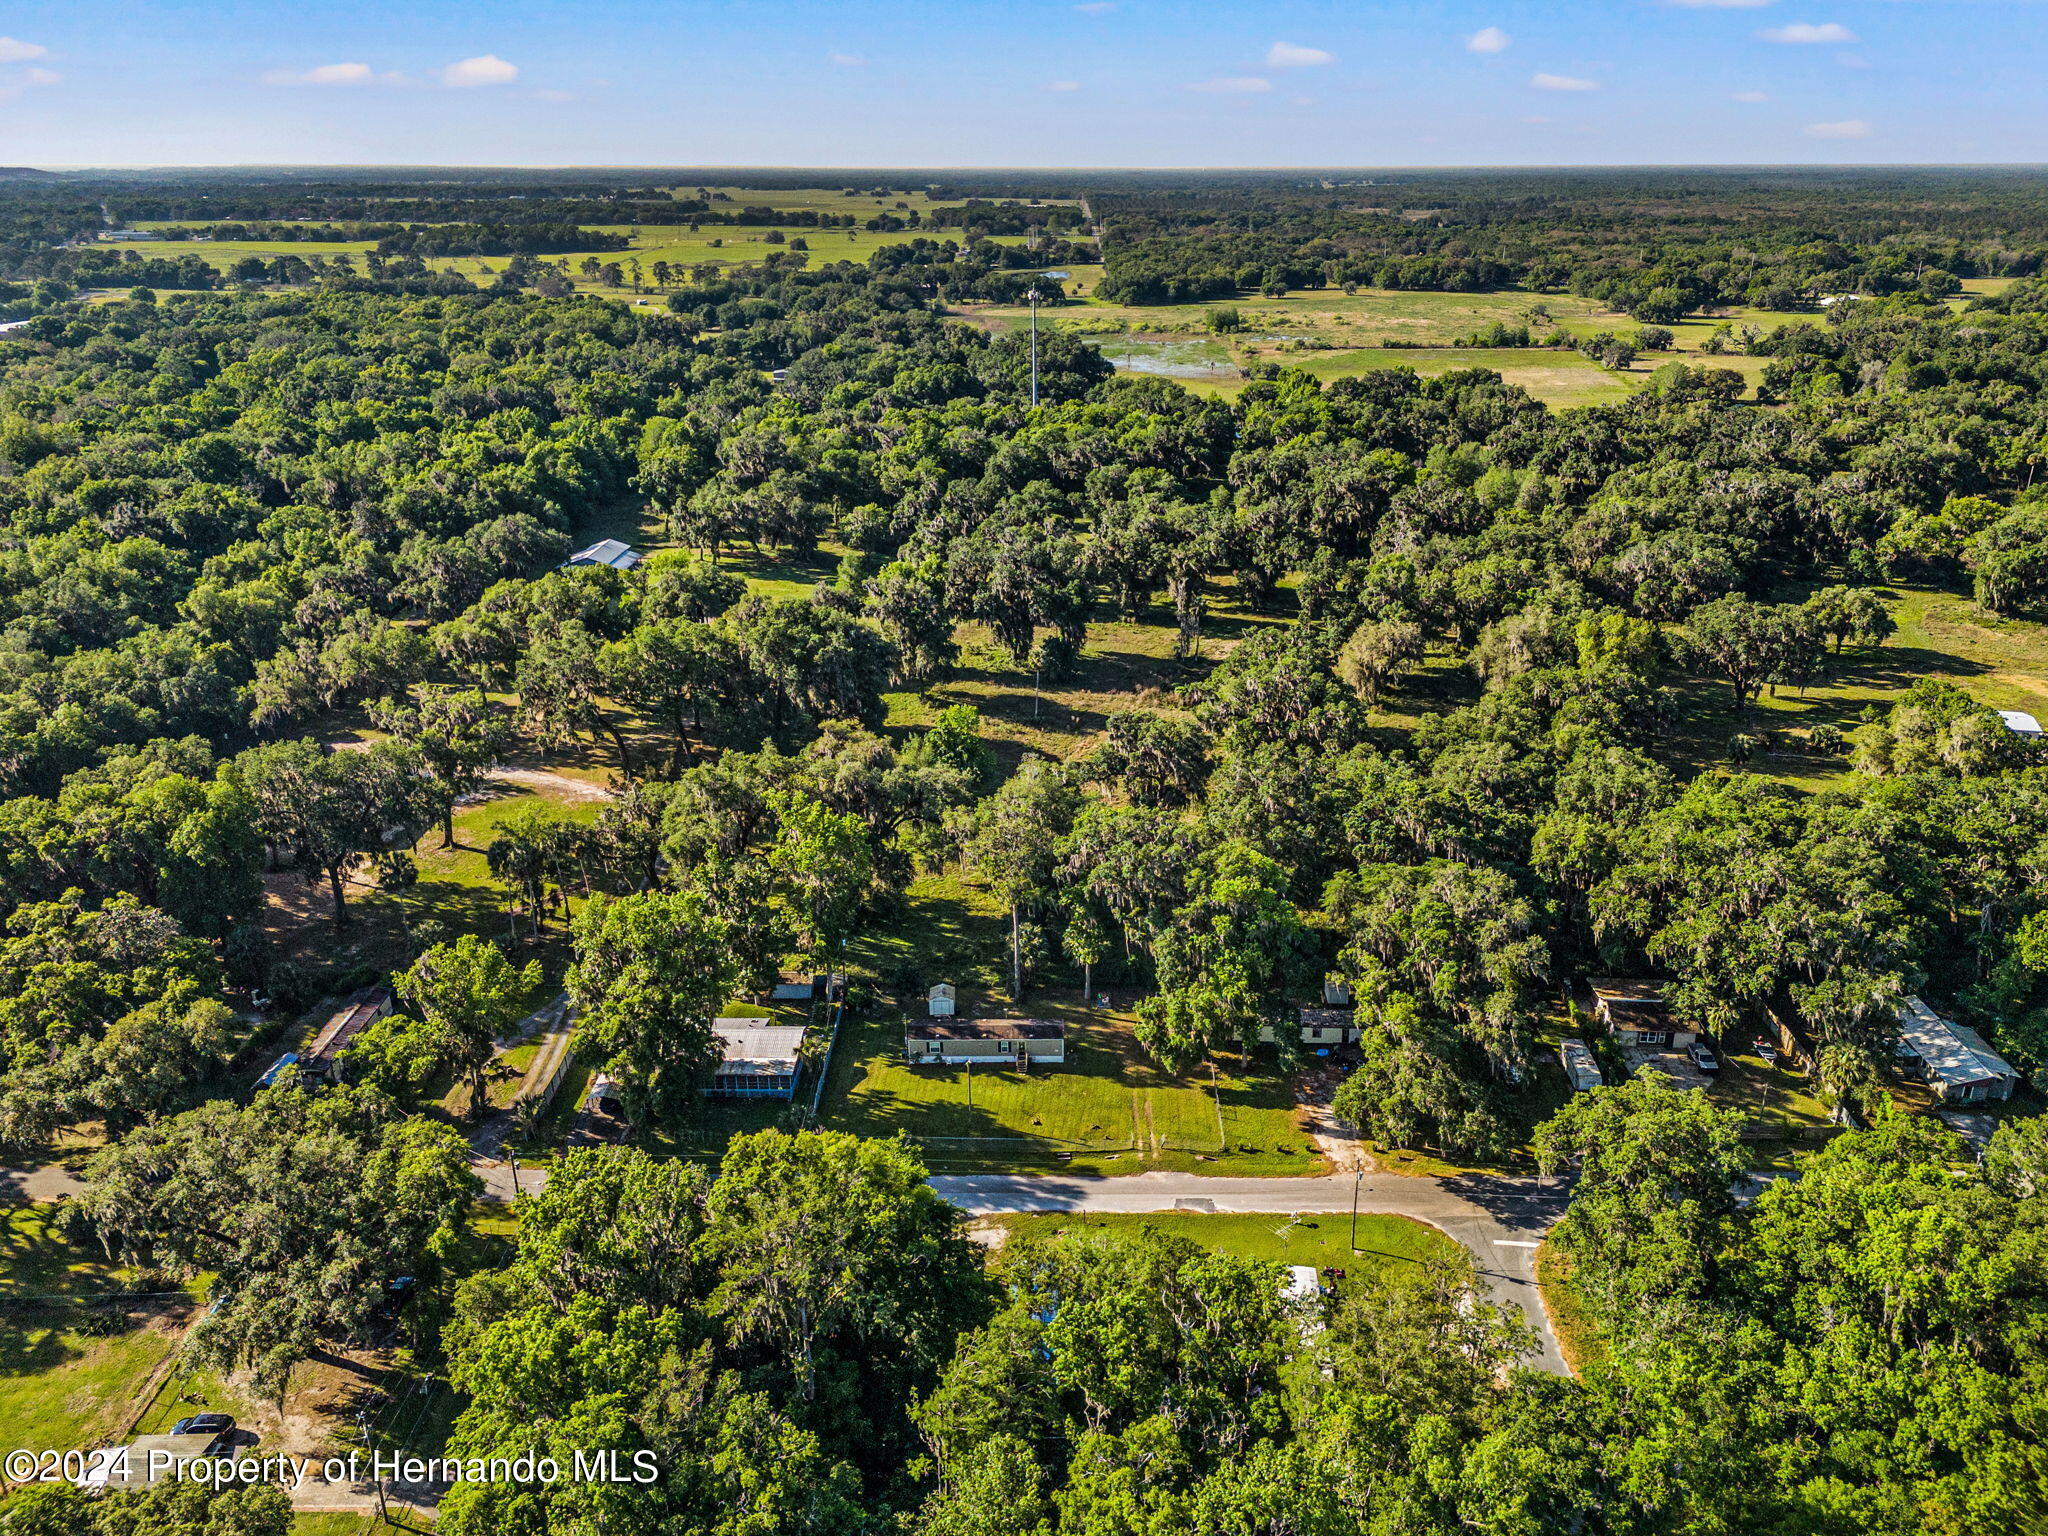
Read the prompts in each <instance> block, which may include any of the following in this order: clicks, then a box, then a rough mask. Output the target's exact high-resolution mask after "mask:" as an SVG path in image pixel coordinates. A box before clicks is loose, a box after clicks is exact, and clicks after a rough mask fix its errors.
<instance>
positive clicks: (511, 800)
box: [264, 764, 601, 975]
mask: <svg viewBox="0 0 2048 1536" xmlns="http://www.w3.org/2000/svg"><path fill="white" fill-rule="evenodd" d="M575 766H576V765H575V764H570V765H569V766H568V767H565V768H563V769H561V770H550V771H559V772H561V773H562V775H563V776H564V777H572V774H571V769H572V768H574V767H575ZM585 766H586V767H587V766H588V765H585ZM578 782H580V780H579V781H578ZM498 790H499V792H498V793H495V794H493V795H491V797H490V798H488V799H483V800H478V801H475V802H472V803H471V804H468V805H465V806H461V807H459V808H458V809H457V810H456V813H455V846H454V847H452V848H443V847H441V846H440V843H441V834H440V831H439V829H438V828H436V829H434V830H431V831H429V832H428V833H427V835H426V836H425V837H423V838H422V839H421V840H420V843H419V845H418V847H417V849H416V850H415V854H414V857H415V860H416V862H417V864H418V866H419V883H418V884H417V885H415V886H414V887H413V888H412V889H411V890H408V891H404V892H391V891H385V890H382V889H380V888H378V886H377V885H376V884H375V883H374V879H375V877H374V872H373V871H370V870H367V869H363V870H358V871H357V872H356V873H355V875H354V877H353V878H352V879H351V881H350V883H349V886H348V903H349V910H350V914H351V922H350V924H349V926H348V927H347V928H344V929H337V928H336V927H335V925H334V921H333V907H332V905H331V903H330V901H329V898H328V894H327V883H326V881H325V880H324V879H322V880H318V881H314V882H308V881H306V880H305V879H304V878H303V877H302V876H301V875H299V874H298V873H296V872H285V873H279V874H276V875H273V876H271V877H270V878H269V880H268V881H267V885H268V890H269V901H268V906H267V909H266V913H265V918H264V929H265V932H266V933H268V934H269V935H270V937H271V938H272V939H273V941H275V942H276V943H277V944H278V945H279V946H280V949H281V951H282V953H283V954H284V955H286V956H288V957H289V958H291V959H293V960H295V961H297V962H298V963H300V964H301V965H304V966H306V967H307V968H308V969H309V970H310V971H312V972H313V973H314V974H316V975H339V974H341V973H345V972H347V971H350V970H353V969H355V968H357V967H363V966H367V967H372V968H375V969H379V970H390V969H392V968H394V967H398V966H403V965H406V964H408V963H410V960H411V957H412V955H413V953H414V952H415V947H416V945H417V944H418V942H419V940H420V939H421V938H423V937H426V936H431V938H432V940H433V941H434V942H439V941H443V940H448V939H453V938H456V937H458V936H460V935H462V934H465V933H476V934H482V935H484V936H486V937H493V938H496V937H502V936H503V935H504V934H505V933H506V888H505V886H504V885H503V884H502V883H500V882H499V881H498V880H497V879H496V878H495V877H494V876H493V875H492V874H491V871H490V864H489V861H488V859H487V857H486V855H485V849H486V848H488V847H489V845H490V843H491V840H492V839H493V837H494V836H495V835H496V833H497V829H498V827H499V826H500V825H501V824H502V823H503V822H504V820H505V818H506V817H508V816H510V815H512V814H514V813H515V812H518V811H521V810H523V809H525V808H527V807H532V806H545V807H547V808H549V809H550V810H552V811H554V812H555V813H557V814H559V815H561V816H562V817H564V818H566V819H568V820H571V821H579V822H589V821H592V820H594V819H595V818H596V815H597V810H598V806H599V804H600V803H601V802H600V800H599V799H598V798H595V797H594V796H590V795H587V794H581V793H578V792H576V791H574V790H572V789H571V788H570V786H568V785H565V784H556V783H551V782H543V783H542V784H540V785H539V786H537V787H529V786H526V785H517V784H512V783H510V782H505V783H501V784H500V785H499V786H498ZM579 901H580V897H577V896H575V895H574V894H573V893H572V895H571V906H572V908H573V906H574V905H576V904H577V903H578V902H579ZM556 918H557V920H556V921H554V922H553V923H551V925H550V927H549V929H548V932H547V934H546V935H545V936H544V938H543V942H542V943H541V944H540V945H539V946H537V947H536V948H535V949H534V951H533V955H534V956H535V957H536V958H538V959H540V960H541V962H542V964H543V967H544V968H546V969H548V970H549V973H550V975H552V974H554V972H555V971H556V970H557V969H558V968H559V966H560V964H561V963H562V961H563V958H564V956H563V944H564V941H563V935H562V925H561V923H560V921H559V914H557V915H556ZM521 931H522V932H524V931H525V920H524V918H522V919H521Z"/></svg>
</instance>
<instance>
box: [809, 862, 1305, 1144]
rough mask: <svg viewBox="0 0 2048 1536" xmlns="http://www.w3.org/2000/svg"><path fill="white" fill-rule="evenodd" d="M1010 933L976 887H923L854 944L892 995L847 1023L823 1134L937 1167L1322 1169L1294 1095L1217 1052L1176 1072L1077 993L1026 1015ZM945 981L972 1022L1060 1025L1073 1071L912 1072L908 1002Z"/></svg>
mask: <svg viewBox="0 0 2048 1536" xmlns="http://www.w3.org/2000/svg"><path fill="white" fill-rule="evenodd" d="M1006 932H1007V929H1006V927H1005V923H1004V919H1003V917H1002V915H1001V913H1000V912H998V911H997V909H996V907H995V905H994V903H993V902H991V901H990V900H989V898H988V897H987V895H986V894H985V893H984V892H982V891H981V890H979V889H978V888H977V887H975V886H973V885H970V884H968V883H967V882H966V881H964V880H961V879H959V878H957V877H954V876H949V875H942V876H927V877H925V878H923V879H921V880H918V881H917V882H916V883H914V884H913V885H912V886H911V888H910V891H909V893H908V897H907V899H906V902H905V904H904V909H903V910H902V911H901V912H900V913H899V914H898V915H897V916H896V918H895V920H894V921H892V922H889V923H886V924H882V925H878V926H877V927H876V928H874V929H872V930H871V931H869V932H868V933H866V934H864V935H863V936H861V938H860V939H858V940H857V941H856V942H855V944H854V945H853V946H851V948H850V952H849V956H848V958H849V961H850V962H851V964H852V966H853V968H854V970H855V973H856V974H861V975H866V976H871V977H874V978H877V980H878V985H879V986H880V987H881V988H882V989H883V993H884V1000H883V1001H882V1002H880V1003H878V1004H877V1005H876V1006H874V1007H872V1008H870V1009H869V1010H868V1011H867V1013H866V1015H865V1016H864V1017H862V1018H858V1019H856V1018H852V1017H849V1019H848V1021H847V1023H846V1025H845V1026H844V1031H843V1034H842V1037H841V1039H840V1042H839V1049H838V1051H837V1053H836V1055H835V1058H834V1061H833V1068H832V1080H831V1082H830V1083H829V1084H828V1086H827V1089H826V1097H825V1120H826V1123H827V1124H829V1125H830V1126H832V1127H833V1128H834V1129H837V1130H848V1131H854V1132H857V1133H859V1134H861V1135H866V1136H891V1135H895V1134H896V1133H897V1132H899V1131H900V1132H903V1133H904V1134H906V1135H908V1136H910V1137H911V1139H912V1140H913V1141H915V1142H916V1143H917V1144H918V1147H919V1150H920V1152H921V1153H922V1155H923V1156H924V1158H925V1160H926V1161H927V1162H928V1163H930V1164H931V1165H932V1166H933V1167H934V1168H936V1169H939V1170H941V1171H957V1170H962V1169H970V1168H1010V1167H1040V1168H1046V1167H1058V1166H1067V1167H1071V1168H1074V1169H1077V1170H1085V1171H1094V1172H1102V1173H1136V1172H1140V1171H1143V1170H1145V1169H1148V1168H1170V1169H1181V1170H1199V1169H1206V1170H1207V1171H1210V1172H1217V1173H1222V1172H1230V1173H1250V1174H1305V1173H1320V1172H1321V1171H1322V1170H1323V1163H1322V1158H1321V1155H1320V1154H1319V1152H1318V1151H1317V1149H1316V1147H1315V1144H1314V1142H1313V1141H1311V1140H1310V1139H1309V1137H1308V1135H1307V1134H1306V1132H1305V1131H1304V1130H1303V1129H1302V1125H1301V1118H1300V1113H1299V1111H1298V1109H1297V1107H1296V1105H1295V1104H1294V1102H1293V1099H1292V1097H1291V1095H1290V1094H1289V1092H1288V1090H1287V1087H1286V1084H1285V1083H1284V1082H1282V1081H1280V1080H1279V1079H1278V1078H1277V1077H1275V1076H1273V1075H1271V1074H1270V1073H1265V1072H1259V1071H1251V1070H1247V1069H1246V1068H1245V1066H1244V1064H1243V1063H1241V1062H1239V1061H1238V1060H1237V1059H1236V1058H1235V1057H1220V1058H1219V1059H1218V1061H1217V1062H1216V1064H1215V1071H1214V1073H1213V1075H1212V1073H1211V1071H1210V1070H1209V1069H1208V1068H1207V1067H1202V1068H1197V1069H1196V1070H1195V1071H1193V1072H1191V1073H1190V1074H1189V1075H1188V1076H1186V1077H1173V1076H1169V1075H1168V1074H1166V1073H1164V1072H1161V1071H1160V1070H1159V1069H1158V1068H1157V1067H1156V1066H1155V1065H1154V1064H1153V1063H1152V1062H1151V1061H1150V1060H1149V1059H1148V1058H1147V1057H1146V1056H1145V1054H1144V1052H1143V1051H1142V1050H1141V1049H1140V1048H1139V1046H1138V1044H1137V1041H1136V1039H1135V1038H1134V1037H1133V1036H1132V1034H1131V1024H1132V1021H1133V1015H1132V1014H1131V1012H1130V1011H1129V1007H1128V1006H1127V1003H1126V1005H1124V1006H1113V1007H1111V1008H1109V1009H1106V1010H1096V1009H1090V1008H1084V1007H1083V1006H1082V1000H1081V998H1080V996H1079V995H1078V993H1077V992H1076V991H1074V990H1073V989H1072V988H1071V985H1067V986H1040V987H1037V988H1034V989H1033V990H1032V992H1031V994H1030V995H1029V997H1028V998H1027V999H1026V1000H1025V1002H1024V1003H1023V1004H1022V1005H1021V1006H1018V1005H1013V1004H1011V1003H1010V1002H1008V1000H1007V999H1004V998H1002V997H1001V996H1000V995H999V994H997V993H996V992H994V990H993V988H994V986H995V984H996V982H997V979H998V977H999V975H1000V973H1001V968H1002V965H1003V963H1004V958H1003V957H1004V955H1005V953H1006V951H1005V947H1004V946H1005V944H1006V937H1005V935H1006ZM927 978H929V980H927ZM938 980H946V981H951V982H953V983H954V984H955V985H956V986H957V987H958V988H959V1007H960V1016H961V1017H962V1018H973V1017H1004V1016H1016V1015H1019V1014H1022V1015H1025V1016H1028V1017H1032V1018H1045V1019H1055V1020H1060V1021H1063V1022H1065V1023H1066V1025H1067V1028H1068V1035H1067V1060H1066V1061H1065V1063H1063V1064H1062V1065H1059V1066H1047V1067H1034V1068H1032V1069H1031V1070H1029V1071H1028V1072H1018V1071H1015V1070H1009V1071H999V1070H994V1069H991V1068H971V1069H970V1068H967V1067H964V1066H963V1067H959V1068H951V1067H912V1066H909V1065H907V1064H906V1063H905V1062H904V1060H903V1020H904V1017H905V1009H906V1004H910V1003H911V1002H912V1000H917V1001H919V1002H921V999H922V997H923V995H924V990H925V988H926V987H927V986H928V985H929V982H930V981H938ZM914 1012H916V1013H918V1014H921V1012H922V1009H921V1007H915V1008H914Z"/></svg>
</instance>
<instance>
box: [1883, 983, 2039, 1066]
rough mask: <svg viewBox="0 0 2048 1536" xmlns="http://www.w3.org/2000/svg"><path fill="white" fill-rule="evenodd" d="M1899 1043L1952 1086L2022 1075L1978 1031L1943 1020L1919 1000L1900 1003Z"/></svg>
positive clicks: (1908, 999)
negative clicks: (1986, 1042)
mask: <svg viewBox="0 0 2048 1536" xmlns="http://www.w3.org/2000/svg"><path fill="white" fill-rule="evenodd" d="M1899 1042H1900V1044H1902V1045H1904V1046H1906V1047H1907V1048H1908V1049H1910V1050H1911V1052H1912V1053H1913V1055H1915V1056H1917V1057H1919V1059H1920V1060H1921V1061H1922V1062H1923V1063H1925V1065H1926V1067H1927V1075H1928V1076H1929V1077H1932V1078H1938V1079H1939V1080H1940V1081H1941V1082H1942V1083H1944V1084H1946V1085H1947V1086H1949V1087H1954V1088H1960V1087H1962V1086H1963V1085H1965V1084H1967V1083H1982V1082H1987V1081H1989V1080H1991V1079H1993V1078H2001V1077H2003V1078H2017V1077H2018V1076H2019V1073H2017V1072H2015V1071H2014V1070H2013V1069H2012V1064H2011V1063H2010V1062H2008V1061H2007V1060H2006V1059H2005V1058H2004V1057H2003V1056H2001V1055H1999V1054H1998V1052H1996V1051H1994V1050H1992V1049H1991V1047H1990V1046H1988V1045H1986V1044H1985V1043H1984V1037H1983V1036H1982V1035H1980V1034H1978V1033H1977V1031H1975V1030H1974V1029H1971V1028H1970V1027H1969V1026H1968V1025H1967V1024H1958V1023H1956V1021H1955V1020H1953V1019H1945V1018H1943V1017H1942V1016H1941V1015H1940V1014H1938V1013H1936V1012H1935V1011H1934V1010H1933V1009H1932V1008H1930V1007H1928V1006H1927V1005H1926V1004H1925V1003H1923V1002H1922V1001H1921V1000H1920V999H1919V998H1917V997H1909V998H1907V999H1906V1000H1905V1001H1904V1002H1903V1003H1901V1004H1899Z"/></svg>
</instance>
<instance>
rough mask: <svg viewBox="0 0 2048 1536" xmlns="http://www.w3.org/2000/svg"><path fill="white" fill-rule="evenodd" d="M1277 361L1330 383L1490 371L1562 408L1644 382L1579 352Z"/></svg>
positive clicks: (1621, 395) (1611, 396)
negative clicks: (1395, 371)
mask: <svg viewBox="0 0 2048 1536" xmlns="http://www.w3.org/2000/svg"><path fill="white" fill-rule="evenodd" d="M1275 361H1278V362H1284V363H1285V364H1286V365H1287V366H1288V367H1290V368H1299V369H1301V370H1302V371H1303V372H1304V373H1310V374H1313V375H1314V376H1315V377H1317V378H1319V379H1322V380H1323V381H1324V382H1326V383H1327V382H1329V381H1330V380H1333V379H1345V378H1352V377H1355V376H1356V375H1358V374H1361V373H1370V372H1372V371H1373V370H1374V369H1378V368H1412V369H1414V370H1415V371H1416V372H1417V373H1419V374H1421V375H1422V376H1423V377H1424V378H1426V379H1427V378H1435V377H1437V376H1438V375H1440V374H1445V373H1454V372H1456V371H1457V370H1458V369H1460V368H1487V369H1491V370H1492V371H1493V372H1495V373H1497V374H1499V375H1500V376H1501V377H1502V378H1503V379H1504V380H1506V381H1507V382H1508V383H1510V384H1518V385H1520V386H1521V387H1522V388H1523V389H1526V390H1527V391H1529V393H1530V394H1532V395H1534V396H1535V397H1536V398H1537V399H1539V400H1542V401H1544V402H1545V403H1547V404H1549V405H1553V406H1556V407H1558V408H1559V409H1568V408H1570V407H1571V406H1575V405H1597V404H1601V403H1603V402H1605V401H1609V400H1621V399H1625V398H1627V397H1628V396H1629V395H1631V394H1633V393H1634V392H1635V390H1636V389H1637V388H1638V387H1639V381H1637V380H1635V379H1633V378H1631V377H1630V376H1629V375H1628V374H1626V373H1616V372H1614V371H1613V370H1611V369H1607V368H1603V367H1601V366H1600V365H1599V364H1598V363H1596V362H1594V361H1593V360H1592V359H1591V358H1589V357H1585V356H1583V355H1581V354H1580V353H1577V352H1566V351H1563V350H1557V349H1551V348H1538V347H1492V348H1466V347H1442V348H1430V349H1427V350H1425V349H1421V348H1416V349H1412V350H1411V349H1407V348H1401V349H1393V350H1382V349H1379V348H1369V349H1367V350H1364V351H1360V352H1312V353H1307V354H1304V355H1302V356H1299V357H1286V358H1277V359H1275Z"/></svg>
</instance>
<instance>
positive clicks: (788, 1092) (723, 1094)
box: [704, 1018, 807, 1099]
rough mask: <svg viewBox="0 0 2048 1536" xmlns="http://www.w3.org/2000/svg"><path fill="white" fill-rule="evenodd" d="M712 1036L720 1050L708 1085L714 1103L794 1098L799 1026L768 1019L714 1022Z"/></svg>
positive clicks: (798, 1065) (799, 1054)
mask: <svg viewBox="0 0 2048 1536" xmlns="http://www.w3.org/2000/svg"><path fill="white" fill-rule="evenodd" d="M711 1032H712V1033H713V1034H714V1035H716V1036H717V1037H718V1043H719V1045H720V1047H721V1048H722V1050H723V1055H722V1056H721V1057H720V1059H719V1063H718V1070H717V1071H715V1072H713V1073H712V1074H711V1085H710V1086H709V1087H708V1088H706V1089H705V1090H704V1092H705V1093H706V1095H708V1096H709V1097H711V1098H714V1099H787V1098H791V1097H794V1096H795V1094H796V1079H797V1073H798V1072H799V1071H800V1070H801V1069H802V1061H801V1057H802V1053H803V1045H804V1035H805V1034H806V1033H807V1029H806V1027H805V1026H804V1025H802V1024H777V1023H774V1022H773V1021H771V1020H768V1019H756V1018H744V1019H741V1018H732V1019H713V1020H712V1021H711Z"/></svg>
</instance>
